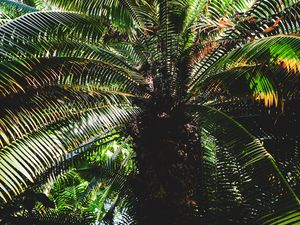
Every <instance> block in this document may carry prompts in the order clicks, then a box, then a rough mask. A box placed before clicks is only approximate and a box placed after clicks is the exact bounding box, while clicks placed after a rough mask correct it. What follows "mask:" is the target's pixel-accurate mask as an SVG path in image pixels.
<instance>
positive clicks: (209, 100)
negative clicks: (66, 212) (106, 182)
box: [0, 0, 300, 225]
mask: <svg viewBox="0 0 300 225" xmlns="http://www.w3.org/2000/svg"><path fill="white" fill-rule="evenodd" d="M0 2H3V4H5V5H6V6H9V7H13V8H14V9H17V10H18V12H19V13H20V14H24V15H22V16H19V17H17V18H15V19H7V18H5V20H3V22H2V25H1V26H0V33H1V36H0V45H1V47H0V49H1V51H0V60H1V64H0V68H1V69H0V81H1V83H0V98H1V102H0V104H1V107H0V109H1V117H0V146H1V148H2V149H1V153H0V154H1V155H0V171H1V172H0V197H1V200H2V201H3V205H5V204H7V202H10V201H11V199H14V198H15V197H16V196H19V195H21V194H22V193H23V192H24V191H25V190H26V189H27V188H28V187H31V186H34V185H37V186H39V185H41V184H43V183H45V182H47V180H48V178H49V176H50V175H51V176H55V177H56V176H59V175H61V174H64V173H65V172H66V171H67V170H68V168H69V164H68V163H67V162H68V159H74V160H75V159H76V157H78V156H80V157H81V158H84V157H87V155H88V154H89V153H90V151H91V150H90V149H91V146H93V145H95V143H96V144H99V143H102V142H103V140H107V138H108V137H107V136H109V137H111V136H110V134H111V133H114V132H120V133H121V134H130V135H131V136H132V137H133V142H134V146H135V147H134V148H135V154H136V157H135V161H136V164H137V171H136V172H135V174H134V176H130V177H129V176H128V178H127V181H126V187H127V188H125V189H128V190H129V189H130V190H131V192H132V193H134V196H135V197H134V199H135V201H136V203H135V207H134V208H135V218H136V220H137V221H138V224H189V225H191V224H200V223H204V224H207V223H209V224H222V223H223V221H226V222H227V223H228V224H243V223H249V222H253V221H256V220H257V219H258V218H262V220H260V222H259V223H266V224H270V223H272V222H274V221H280V220H283V221H285V220H286V221H288V222H291V221H290V220H289V219H290V218H292V219H293V221H296V220H298V217H299V216H298V211H297V210H298V207H299V199H298V197H297V194H298V193H297V191H296V189H295V187H296V186H297V185H296V184H297V182H298V180H297V176H298V174H299V167H298V165H297V163H298V162H297V159H296V158H293V163H295V164H293V169H292V170H289V171H288V170H285V168H286V167H282V166H281V165H278V164H277V163H276V161H275V160H274V158H273V156H272V155H271V154H270V152H269V151H267V150H266V149H265V147H264V146H263V144H262V142H261V140H262V139H265V138H266V136H268V135H266V134H264V135H260V133H258V131H257V130H256V129H254V128H253V124H252V125H249V127H247V123H246V122H245V121H243V120H242V119H237V118H234V117H239V116H240V115H241V114H243V115H244V117H246V118H248V120H249V118H250V117H251V115H253V114H255V113H257V112H259V110H260V112H262V110H264V107H265V108H267V110H269V111H270V110H271V111H272V113H273V115H276V113H280V112H281V113H282V112H284V111H287V112H289V109H290V108H292V110H293V109H294V108H296V106H294V107H293V105H291V102H293V101H296V100H297V99H298V93H299V89H298V84H299V78H298V75H299V71H300V67H299V65H300V64H299V52H300V49H299V48H300V47H299V46H300V38H299V29H300V24H299V21H300V18H299V17H300V15H299V14H300V5H299V2H297V1H296V0H284V1H281V0H257V1H248V0H238V1H232V0H226V1H215V0H212V1H204V0H178V1H170V0H162V1H155V0H149V1H144V0H139V1H133V0H120V1H116V0H102V1H99V0H89V1H80V0H73V1H61V0H49V1H48V2H49V3H51V4H49V5H48V6H52V5H53V6H55V7H54V8H55V9H56V10H54V11H44V10H42V11H39V9H41V8H42V6H41V5H39V4H37V5H34V4H32V3H34V2H38V1H29V2H24V3H28V4H31V6H29V5H26V4H24V3H19V2H14V1H8V0H6V1H0ZM30 2H31V3H30ZM34 6H39V7H34ZM261 103H262V104H261ZM236 109H237V110H240V112H237V111H236ZM292 110H291V111H292ZM253 112H254V113H253ZM251 113H252V114H251ZM293 118H294V117H293ZM253 120H255V118H254V119H253ZM273 121H274V120H273ZM240 123H244V124H245V126H242V125H241V124H240ZM273 125H274V124H273ZM258 126H259V128H260V129H261V126H263V125H262V124H259V125H258ZM270 126H272V125H270ZM245 127H246V128H249V129H252V133H253V134H251V132H249V131H248V130H247V129H246V128H245ZM271 133H272V132H271ZM273 134H274V132H273ZM255 136H258V138H256V137H255ZM113 137H114V138H120V137H122V135H116V136H113ZM259 138H260V139H259ZM271 140H273V139H272V138H271ZM268 150H269V149H268ZM278 160H280V159H278ZM283 164H284V163H283ZM288 172H289V177H290V178H289V179H287V176H286V174H288ZM290 180H292V182H290ZM124 182H125V181H124ZM116 188H120V187H119V186H118V185H117V186H116ZM120 192H124V188H120ZM125 192H126V191H125ZM126 193H127V192H126ZM124 196H127V195H126V194H124ZM128 201H129V200H128ZM272 213H273V214H272ZM235 214H238V215H235ZM274 218H275V219H274ZM293 221H292V222H293ZM226 222H225V223H226Z"/></svg>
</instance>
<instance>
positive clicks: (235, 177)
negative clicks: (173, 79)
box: [189, 105, 299, 224]
mask: <svg viewBox="0 0 300 225" xmlns="http://www.w3.org/2000/svg"><path fill="white" fill-rule="evenodd" d="M189 109H190V111H191V112H193V113H195V120H196V121H198V123H199V126H200V127H201V130H202V132H203V134H204V136H203V137H204V139H203V144H205V145H204V149H205V152H204V155H203V157H204V158H203V160H204V165H205V167H204V168H206V169H207V170H206V172H204V174H203V175H204V178H203V179H204V180H206V184H205V188H206V191H207V193H208V194H209V195H210V196H208V199H207V201H208V202H207V206H206V207H214V208H215V210H216V211H212V212H208V214H210V215H208V216H209V217H210V219H211V220H212V223H215V224H219V221H223V219H224V218H227V219H228V218H230V216H231V217H234V216H235V215H233V214H232V215H226V214H227V213H231V212H232V210H236V211H239V210H241V212H243V214H244V216H243V217H239V218H240V223H246V222H247V223H249V221H251V220H252V221H254V219H255V218H257V217H259V216H263V215H265V214H268V213H271V212H272V210H275V211H277V212H279V211H281V210H288V209H291V208H293V209H294V208H296V207H298V206H299V200H298V197H297V196H296V194H295V193H294V191H293V189H292V188H291V187H290V185H289V184H288V182H287V181H286V179H285V178H284V176H283V174H282V173H281V171H280V170H279V168H278V166H277V165H276V163H275V160H274V159H273V157H272V156H271V155H270V154H269V152H268V151H267V150H266V149H265V148H264V147H263V145H262V144H261V142H260V141H259V140H257V139H256V138H255V137H254V136H252V135H251V134H250V133H249V132H248V131H247V130H246V129H245V128H244V127H243V126H242V125H241V124H239V123H237V122H236V121H235V120H233V119H232V118H230V117H229V116H227V115H226V114H224V113H222V112H220V111H219V110H217V109H214V108H211V107H208V106H200V105H197V106H189ZM203 115H209V116H208V117H206V116H205V117H204V116H203ZM225 124H226V125H225ZM205 137H206V138H205ZM229 171H230V172H229ZM211 195H217V196H215V197H212V196H211ZM229 195H230V196H231V197H230V198H228V196H229ZM271 196H273V197H271ZM273 199H276V201H273ZM221 202H222V204H223V205H224V207H220V205H218V204H221ZM218 211H219V212H218ZM241 212H240V213H241ZM224 215H226V216H225V217H224V218H223V217H222V216H224ZM231 219H232V220H233V221H237V219H236V218H235V219H234V218H231ZM244 220H245V221H244ZM213 221H214V222H213Z"/></svg>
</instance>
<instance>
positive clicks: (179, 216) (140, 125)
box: [132, 111, 201, 225]
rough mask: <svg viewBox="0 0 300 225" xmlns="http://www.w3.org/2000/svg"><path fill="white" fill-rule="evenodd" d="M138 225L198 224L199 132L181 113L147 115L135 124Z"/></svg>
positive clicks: (134, 188) (135, 182) (135, 184)
mask: <svg viewBox="0 0 300 225" xmlns="http://www.w3.org/2000/svg"><path fill="white" fill-rule="evenodd" d="M132 130H133V131H134V137H135V141H136V146H135V148H136V155H137V167H138V175H137V177H136V179H135V181H134V182H133V190H134V192H135V194H136V196H137V198H138V206H137V207H138V209H137V211H138V212H137V213H138V214H137V216H138V224H141V225H146V224H147V225H175V224H176V225H177V224H178V225H193V224H199V219H200V218H199V216H200V215H199V208H198V206H199V204H200V202H199V200H200V196H201V195H200V194H201V193H199V192H200V187H201V184H200V174H201V160H200V158H201V154H200V140H199V136H198V129H197V128H196V127H195V126H193V125H192V123H191V121H190V120H189V118H188V116H186V115H184V113H183V112H173V113H165V112H162V113H157V112H153V111H150V112H148V113H146V114H143V116H142V117H140V118H139V119H138V121H137V124H135V126H134V128H133V129H132ZM197 221H198V222H197Z"/></svg>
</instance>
